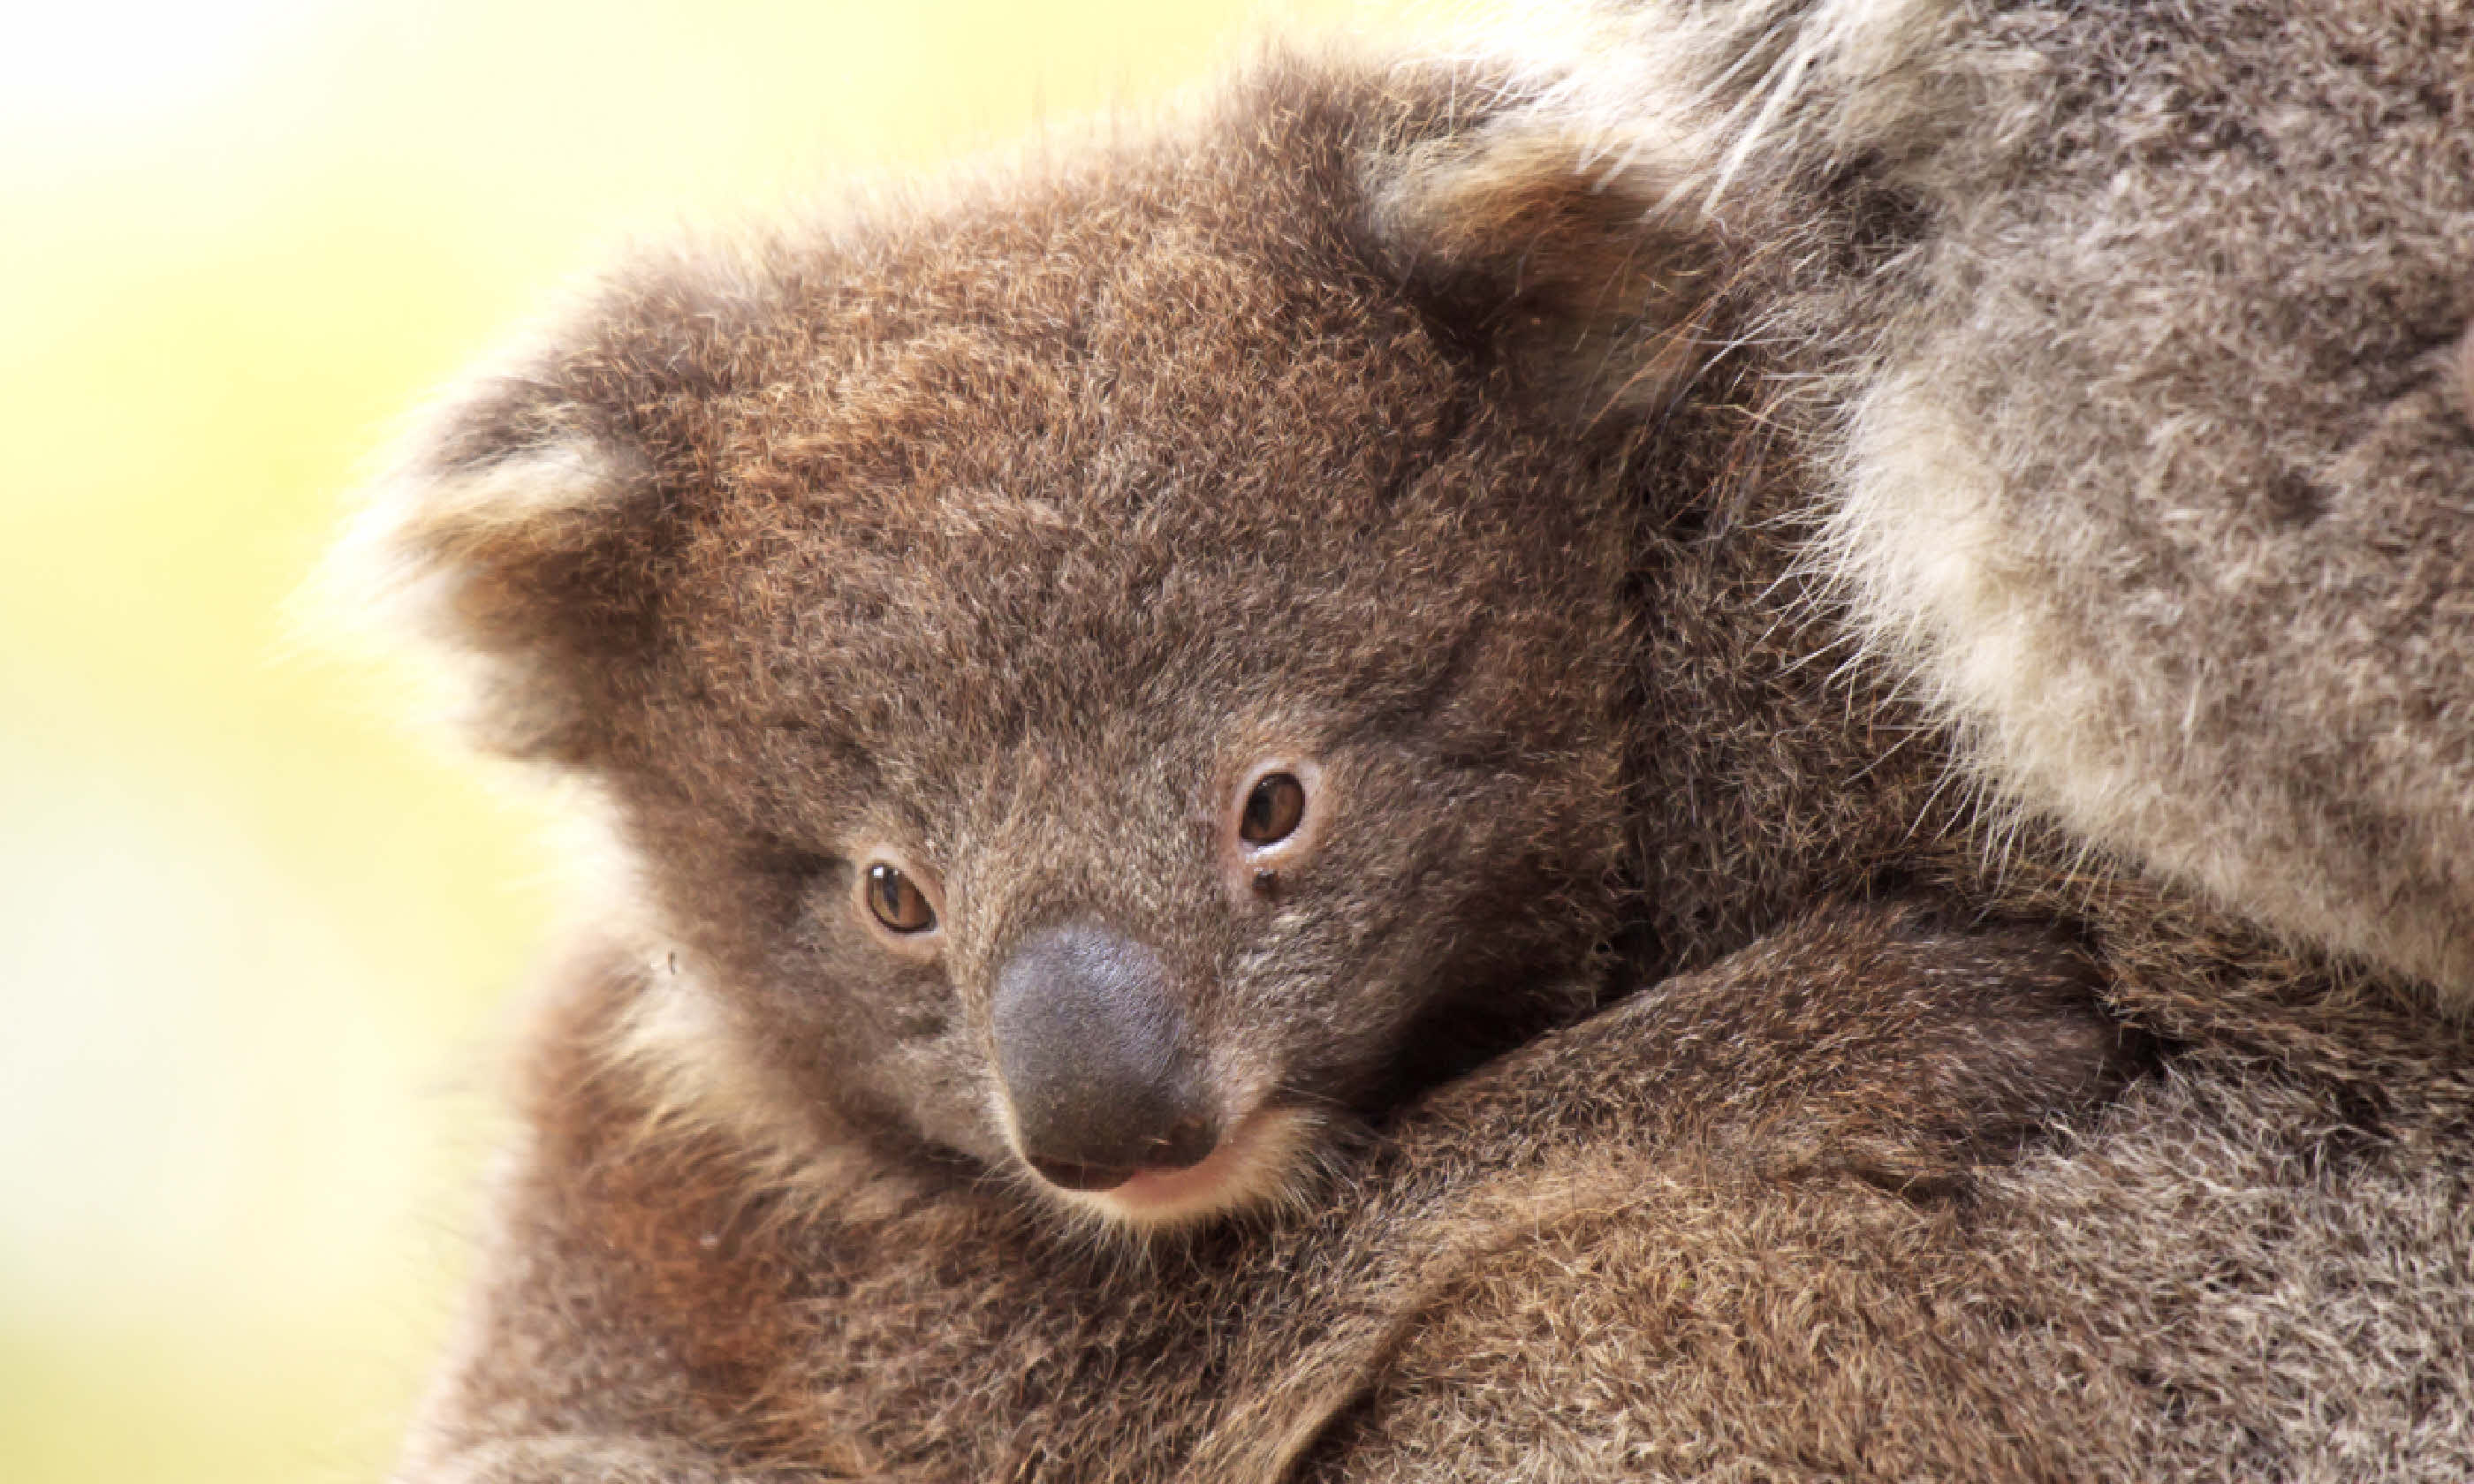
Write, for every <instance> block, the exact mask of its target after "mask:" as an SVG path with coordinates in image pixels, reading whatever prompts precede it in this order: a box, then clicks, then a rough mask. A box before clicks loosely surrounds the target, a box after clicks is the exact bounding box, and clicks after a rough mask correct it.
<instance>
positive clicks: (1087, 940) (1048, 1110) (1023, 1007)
mask: <svg viewBox="0 0 2474 1484" xmlns="http://www.w3.org/2000/svg"><path fill="white" fill-rule="evenodd" d="M994 1011H995V1021H996V1041H997V1075H998V1076H999V1077H1001V1078H1003V1079H1004V1081H1005V1089H1006V1097H1007V1100H1008V1101H1009V1102H1010V1103H1011V1105H1012V1108H1013V1116H1014V1126H1015V1130H1016V1132H1017V1133H1018V1134H1019V1136H1020V1137H1021V1139H1022V1150H1023V1158H1024V1159H1025V1160H1027V1161H1030V1164H1031V1168H1033V1169H1035V1170H1037V1171H1038V1172H1039V1173H1040V1174H1041V1176H1042V1177H1044V1178H1046V1179H1047V1180H1048V1181H1050V1182H1051V1183H1052V1184H1055V1185H1062V1186H1064V1187H1065V1188H1067V1189H1069V1190H1105V1189H1109V1188H1111V1187H1113V1186H1116V1185H1123V1184H1124V1183H1125V1182H1126V1181H1128V1180H1130V1179H1132V1178H1133V1177H1134V1176H1135V1175H1137V1174H1139V1173H1141V1172H1142V1171H1144V1170H1152V1169H1183V1168H1185V1167H1186V1166H1187V1165H1190V1164H1198V1163H1201V1161H1202V1160H1203V1159H1204V1158H1205V1157H1206V1156H1208V1155H1209V1154H1210V1153H1211V1151H1212V1149H1213V1147H1214V1146H1216V1145H1217V1144H1218V1143H1219V1141H1220V1135H1219V1131H1218V1130H1217V1129H1216V1128H1215V1127H1214V1126H1213V1122H1214V1120H1213V1118H1212V1116H1211V1113H1210V1111H1209V1109H1208V1107H1207V1105H1206V1102H1205V1099H1204V1097H1203V1095H1202V1090H1201V1088H1200V1086H1199V1083H1200V1082H1201V1078H1200V1077H1199V1076H1197V1075H1196V1069H1195V1067H1194V1065H1193V1060H1192V1058H1190V1057H1189V1056H1188V1055H1187V1054H1186V1052H1185V1047H1184V1042H1185V1017H1184V1015H1183V1014H1182V1013H1181V1012H1180V1011H1179V1010H1178V1009H1177V1006H1176V999H1175V998H1174V996H1173V995H1172V994H1171V993H1170V990H1169V982H1168V974H1167V971H1166V970H1165V969H1163V968H1162V966H1161V964H1160V961H1159V959H1158V957H1157V955H1155V954H1153V953H1152V950H1151V949H1150V948H1147V947H1145V946H1144V945H1141V944H1139V943H1137V942H1135V941H1134V940H1133V939H1131V938H1128V937H1126V936H1125V935H1124V934H1122V933H1119V932H1116V931H1114V930H1112V929H1110V928H1107V927H1104V926H1101V925H1100V924H1098V923H1093V922H1078V923H1071V924H1068V925H1066V926H1062V927H1052V928H1046V929H1043V930H1041V931H1039V932H1036V933H1033V934H1032V935H1031V936H1030V937H1029V938H1026V939H1024V940H1023V942H1022V943H1021V944H1020V945H1018V946H1017V947H1015V949H1014V950H1013V954H1012V956H1011V957H1009V958H1007V960H1006V963H1005V967H1004V968H1002V969H999V970H998V971H997V980H996V993H995V1003H994Z"/></svg>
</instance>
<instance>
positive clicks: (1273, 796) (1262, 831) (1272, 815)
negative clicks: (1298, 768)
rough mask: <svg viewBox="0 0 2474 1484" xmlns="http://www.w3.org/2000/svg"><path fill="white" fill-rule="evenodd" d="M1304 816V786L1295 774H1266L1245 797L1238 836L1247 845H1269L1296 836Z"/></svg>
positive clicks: (1238, 823)
mask: <svg viewBox="0 0 2474 1484" xmlns="http://www.w3.org/2000/svg"><path fill="white" fill-rule="evenodd" d="M1305 815H1306V786H1305V785H1304V784H1303V783H1300V782H1298V780H1297V777H1296V775H1294V774H1288V773H1267V774H1265V775H1263V777H1262V778H1260V779H1258V780H1256V782H1255V784H1254V787H1253V789H1252V791H1251V792H1249V793H1248V794H1247V795H1246V807H1245V810H1244V811H1243V812H1242V813H1241V814H1240V815H1239V816H1238V819H1237V833H1238V836H1239V837H1240V838H1241V839H1243V840H1245V841H1246V843H1247V844H1249V845H1270V844H1272V843H1273V841H1276V840H1285V839H1287V838H1288V837H1289V836H1290V835H1291V834H1293V833H1295V832H1296V830H1297V827H1298V821H1299V820H1302V819H1304V818H1305Z"/></svg>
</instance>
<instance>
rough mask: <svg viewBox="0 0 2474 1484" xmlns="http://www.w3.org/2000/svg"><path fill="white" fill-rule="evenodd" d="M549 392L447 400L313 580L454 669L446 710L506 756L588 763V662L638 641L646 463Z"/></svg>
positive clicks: (329, 607) (356, 617) (351, 611)
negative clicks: (631, 636) (634, 579)
mask: <svg viewBox="0 0 2474 1484" xmlns="http://www.w3.org/2000/svg"><path fill="white" fill-rule="evenodd" d="M572 411H573V409H565V408H562V407H560V406H559V405H558V404H557V395H556V394H555V393H554V392H553V391H552V389H551V388H549V387H548V386H546V385H544V384H541V383H536V382H532V381H529V380H525V379H523V378H492V379H489V380H486V381H484V382H481V383H479V384H477V385H476V387H475V388H474V389H473V391H471V392H469V393H467V394H465V395H459V396H457V397H454V398H452V399H450V400H449V402H447V403H446V404H445V405H444V406H443V407H441V408H440V409H439V410H437V411H436V412H434V413H433V414H431V415H430V416H429V417H428V418H426V419H424V420H423V422H422V423H421V425H420V426H418V427H417V428H416V429H415V431H414V432H413V433H412V435H411V436H410V437H408V438H406V439H405V440H403V442H402V443H401V444H400V450H399V453H398V455H397V457H396V459H395V461H394V464H393V467H392V469H391V470H390V471H389V472H387V473H385V474H383V475H382V476H381V477H379V478H378V479H376V481H374V482H373V483H372V485H371V486H370V487H369V491H368V493H367V495H366V496H365V503H364V505H363V508H362V509H361V511H360V513H359V514H358V515H356V516H355V517H354V518H353V519H352V523H351V524H350V526H349V527H348V528H347V529H346V532H345V535H344V537H343V539H342V540H341V541H339V542H338V543H337V545H336V548H335V550H334V551H333V553H332V554H331V555H330V556H329V557H328V559H327V563H326V565H325V567H324V568H323V569H322V571H321V572H320V574H319V576H318V578H317V580H316V582H315V583H314V585H313V592H312V596H313V598H314V600H315V602H316V604H317V606H318V609H319V615H318V616H319V618H320V619H321V620H322V622H323V624H324V625H325V626H327V627H341V628H343V629H345V630H347V631H349V632H354V633H358V634H364V635H369V636H372V637H376V638H378V639H381V640H385V641H391V642H393V643H395V644H398V645H400V642H401V640H402V639H404V638H406V637H409V638H411V639H413V640H414V641H415V643H416V645H417V647H418V648H419V649H420V650H421V651H423V652H424V653H425V654H426V655H427V656H428V657H429V658H433V659H436V660H439V661H443V663H442V664H441V665H440V667H439V670H440V677H441V679H442V680H443V681H444V682H446V689H447V695H446V697H445V701H446V705H447V707H448V709H449V712H450V714H451V716H452V719H453V720H454V721H455V723H456V724H457V725H458V727H459V729H460V730H463V731H464V732H465V733H466V735H468V736H469V737H470V738H471V739H472V740H473V741H474V742H475V743H477V744H478V745H479V746H482V747H484V748H486V749H488V750H490V751H494V752H498V753H503V754H508V755H510V756H516V757H523V758H540V759H545V760H553V761H565V762H581V761H584V760H585V756H584V754H586V753H587V752H589V748H588V747H587V746H586V740H585V739H586V737H587V735H588V733H589V731H590V727H589V720H590V718H589V716H588V715H587V714H586V711H585V701H584V698H583V697H582V696H581V695H580V694H579V693H578V689H577V684H578V681H579V679H580V675H579V670H580V668H581V662H582V661H584V660H585V659H586V658H587V657H588V656H591V655H593V654H595V653H606V652H608V651H609V650H610V649H612V648H613V647H614V645H615V644H616V643H618V642H621V641H623V639H624V637H625V636H626V632H627V631H628V630H629V628H630V625H629V623H628V616H627V615H628V614H629V612H630V611H631V610H633V609H634V608H635V605H634V604H632V603H630V602H629V601H628V600H627V598H626V596H625V593H624V590H623V578H622V576H621V573H622V572H623V569H624V567H625V566H626V563H625V562H623V561H617V560H614V556H615V555H616V554H617V553H618V552H619V551H621V550H623V549H624V548H626V547H627V546H628V545H630V544H631V531H632V529H633V528H634V527H635V526H637V525H638V524H639V521H638V519H637V511H638V509H639V507H640V505H641V501H640V500H639V499H638V495H639V494H640V493H641V492H642V491H644V490H645V489H646V488H648V486H649V479H648V476H647V474H646V471H645V470H644V468H643V466H642V462H641V461H640V460H639V459H637V458H635V457H634V456H632V455H631V454H629V453H628V452H627V451H625V450H624V449H621V448H619V447H617V446H614V445H613V444H612V443H610V442H609V441H608V440H606V439H603V438H599V437H596V436H594V435H593V434H591V433H589V432H587V431H585V430H584V429H583V428H582V426H581V425H580V423H581V419H577V418H575V417H573V416H570V415H569V414H571V413H572Z"/></svg>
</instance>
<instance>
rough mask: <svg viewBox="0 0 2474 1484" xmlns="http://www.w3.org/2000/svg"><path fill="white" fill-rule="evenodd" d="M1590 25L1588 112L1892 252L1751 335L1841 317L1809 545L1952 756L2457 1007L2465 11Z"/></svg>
mask: <svg viewBox="0 0 2474 1484" xmlns="http://www.w3.org/2000/svg"><path fill="white" fill-rule="evenodd" d="M1608 25H1609V27H1610V29H1611V30H1613V31H1614V32H1616V33H1618V34H1617V35H1616V36H1609V35H1608V34H1607V33H1606V32H1600V33H1597V34H1595V35H1594V36H1593V38H1592V40H1593V45H1594V47H1595V49H1596V52H1597V56H1596V58H1595V60H1592V61H1590V62H1589V63H1586V64H1584V66H1583V67H1582V74H1583V80H1582V81H1580V82H1579V83H1577V84H1573V85H1572V87H1571V89H1570V92H1569V94H1568V95H1567V101H1568V102H1569V103H1570V104H1571V106H1572V108H1573V112H1574V115H1575V116H1576V117H1577V118H1578V119H1579V120H1581V121H1582V123H1581V127H1584V128H1588V127H1589V126H1590V125H1591V124H1592V123H1594V124H1598V125H1605V126H1609V127H1611V128H1612V130H1613V135H1614V137H1613V140H1612V141H1611V143H1610V144H1609V146H1608V147H1609V148H1610V149H1611V150H1613V152H1615V153H1616V154H1617V155H1618V156H1623V155H1626V154H1630V155H1637V156H1655V157H1661V158H1664V159H1667V160H1669V161H1671V162H1673V168H1678V169H1680V170H1683V171H1685V172H1687V173H1690V174H1692V175H1694V176H1695V178H1696V179H1697V180H1698V182H1699V189H1700V191H1701V193H1702V199H1703V200H1705V201H1707V202H1708V203H1709V204H1710V210H1711V211H1712V212H1713V213H1714V214H1715V215H1717V216H1718V217H1720V218H1722V219H1736V220H1741V221H1744V222H1747V223H1750V222H1763V223H1765V225H1764V226H1762V227H1758V228H1754V229H1753V230H1754V232H1755V234H1756V235H1758V236H1759V237H1761V238H1762V239H1763V240H1767V241H1770V242H1773V243H1783V242H1791V241H1794V240H1796V239H1797V237H1798V235H1799V234H1800V233H1804V234H1807V235H1808V236H1809V237H1810V238H1812V239H1813V240H1820V239H1823V238H1828V237H1830V236H1831V234H1832V231H1833V229H1832V228H1830V227H1823V228H1820V229H1819V230H1818V231H1813V230H1811V229H1809V228H1806V227H1800V225H1799V223H1800V221H1801V219H1803V218H1805V216H1806V214H1807V213H1811V212H1816V211H1817V212H1818V214H1819V215H1820V216H1821V217H1823V218H1825V219H1826V218H1830V217H1832V216H1835V217H1836V218H1837V219H1838V226H1837V227H1835V228H1834V231H1835V233H1836V235H1837V240H1839V241H1841V242H1857V243H1861V242H1869V243H1870V244H1871V245H1872V246H1873V248H1874V249H1875V250H1876V251H1877V252H1878V253H1879V256H1878V257H1877V258H1876V260H1875V261H1874V262H1873V263H1872V264H1871V265H1869V266H1868V267H1866V268H1865V269H1864V270H1863V271H1861V272H1859V273H1858V274H1856V275H1854V276H1853V277H1842V278H1840V279H1839V283H1838V285H1837V289H1845V288H1850V287H1852V288H1853V290H1854V292H1853V294H1852V296H1850V297H1844V298H1842V297H1839V294H1838V292H1837V290H1836V289H1833V287H1832V286H1831V283H1830V279H1831V277H1833V276H1835V275H1832V274H1831V273H1827V272H1825V273H1823V274H1820V275H1813V274H1811V273H1809V272H1808V271H1807V268H1806V266H1804V265H1801V264H1799V265H1798V266H1797V267H1796V268H1795V269H1794V270H1793V271H1791V272H1789V273H1788V274H1786V275H1783V277H1784V279H1785V280H1786V281H1785V283H1784V286H1783V288H1782V289H1781V290H1780V292H1779V295H1778V297H1777V298H1776V299H1774V300H1773V301H1772V304H1771V314H1772V319H1771V328H1772V331H1773V333H1775V334H1777V335H1780V336H1783V337H1785V338H1788V339H1791V340H1797V341H1801V342H1803V343H1806V344H1809V345H1835V346H1836V347H1839V350H1840V356H1839V358H1837V359H1836V360H1834V361H1828V360H1825V363H1824V364H1823V365H1821V366H1819V367H1817V368H1816V370H1817V371H1820V372H1821V373H1822V374H1823V375H1824V376H1825V378H1826V379H1825V380H1823V381H1822V382H1820V383H1818V384H1816V387H1815V404H1816V410H1817V412H1818V417H1817V419H1816V424H1817V426H1818V427H1819V433H1818V436H1817V441H1816V443H1815V448H1816V456H1817V459H1818V461H1819V464H1820V466H1821V467H1822V468H1823V470H1824V473H1825V478H1824V480H1823V481H1822V485H1821V488H1822V490H1823V491H1825V499H1826V501H1827V504H1828V506H1829V511H1830V514H1829V517H1828V519H1829V524H1830V534H1829V545H1828V552H1827V555H1826V557H1825V558H1824V559H1823V565H1825V566H1826V567H1827V569H1828V576H1829V578H1830V580H1831V582H1833V583H1834V584H1835V585H1836V586H1837V587H1838V589H1839V591H1840V593H1841V594H1842V595H1844V596H1845V597H1847V598H1849V599H1850V600H1852V604H1853V607H1854V610H1855V614H1856V629H1857V632H1858V633H1859V634H1860V635H1861V638H1862V641H1863V643H1864V644H1865V645H1866V646H1867V648H1868V650H1869V651H1870V653H1871V655H1872V657H1873V658H1874V659H1875V660H1877V661H1879V662H1880V665H1881V668H1882V669H1883V670H1884V671H1886V672H1888V673H1891V674H1894V675H1896V676H1898V677H1900V678H1901V679H1903V680H1904V681H1905V682H1909V683H1910V684H1912V686H1913V687H1914V689H1915V691H1916V692H1917V693H1918V694H1919V695H1920V696H1921V697H1922V698H1923V699H1925V700H1927V701H1928V703H1930V704H1931V706H1933V707H1934V708H1935V709H1936V710H1937V711H1938V713H1939V714H1941V715H1942V716H1944V717H1946V718H1948V719H1950V720H1953V721H1954V722H1955V723H1956V724H1957V725H1958V727H1959V729H1960V730H1961V731H1962V733H1963V735H1964V747H1963V751H1964V753H1965V755H1966V762H1967V765H1968V767H1969V768H1970V769H1971V770H1972V772H1973V774H1974V776H1975V777H1976V778H1977V779H1978V780H1979V781H1981V782H1983V783H1985V784H1988V785H1990V787H1991V789H1992V791H1993V792H1994V793H1995V794H1997V795H1998V796H2000V797H2001V798H2002V799H2004V800H2006V801H2008V802H2012V803H2014V804H2017V805H2020V806H2022V807H2023V808H2024V809H2025V811H2026V812H2028V813H2030V814H2033V815H2036V816H2038V817H2042V818H2045V819H2050V820H2055V821H2058V822H2059V823H2061V824H2062V825H2063V826H2066V827H2067V828H2068V829H2069V830H2071V831H2072V832H2073V833H2074V835H2075V836H2077V837H2078V838H2080V839H2082V840H2085V841H2087V842H2089V843H2091V844H2094V845H2097V846H2099V847H2103V848H2106V849H2109V850H2119V851H2122V852H2124V853H2126V854H2127V855H2129V856H2131V857H2132V858H2135V859H2137V860H2139V861H2141V862H2143V863H2144V864H2145V865H2147V867H2148V868H2149V869H2152V870H2154V871H2156V872H2158V873H2160V874H2163V875H2165V876H2167V877H2169V878H2171V879H2175V880H2178V881H2183V882H2188V883H2193V884H2195V885H2196V886H2198V887H2199V888H2201V889H2202V890H2204V891H2206V892H2207V893H2209V894H2211V895H2212V896H2213V897H2214V898H2216V899H2218V900H2219V901H2221V902H2223V903H2225V904H2227V905H2230V906H2232V907H2234V908H2236V909H2237V910H2239V911H2241V912H2243V913H2244V914H2245V915H2247V916H2249V917H2251V918H2253V919H2254V920H2256V921H2260V922H2266V923H2268V924H2270V925H2272V926H2274V927H2275V928H2277V929H2279V930H2281V931H2283V932H2285V933H2287V934H2289V935H2291V936H2292V938H2294V939H2295V940H2297V941H2301V942H2307V943H2314V944H2318V945H2325V946H2329V947H2333V948H2336V949H2338V950H2341V952H2344V953H2347V954H2351V955H2356V956H2359V957H2360V958H2362V959H2364V960H2367V961H2368V962H2370V963H2373V964H2377V965H2379V966H2382V967H2383V968H2385V969H2389V970H2392V971H2399V972H2402V973H2404V974H2406V975H2409V976H2411V977H2414V978H2418V979H2422V980H2426V981H2429V982H2431V983H2433V984H2436V985H2437V986H2438V990H2439V993H2440V995H2441V998H2442V1001H2443V1002H2444V1003H2446V1004H2448V1005H2451V1006H2453V1007H2455V1008H2457V1009H2460V1010H2462V1009H2465V1008H2466V1007H2467V1006H2468V1005H2469V1004H2474V933H2469V932H2468V931H2467V930H2466V928H2465V923H2466V922H2467V921H2468V920H2469V917H2474V675H2470V674H2469V657H2474V339H2469V338H2468V324H2469V322H2474V7H2468V6H2466V5H2464V4H2462V3H2458V0H2366V3H2360V4H2351V3H2349V4H2344V5H2312V4H2304V3H2294V0H2211V3H2204V4H2193V5H2175V6H2169V7H2158V6H2150V5H2142V4H2131V3H2095V4H2076V3H2074V4H2059V3H2043V4H2002V5H1993V6H1983V5H1962V4H1956V3H1953V0H1816V3H1786V0H1750V3H1742V4H1721V5H1713V6H1692V7H1683V6H1670V5H1643V6H1637V7H1630V8H1621V13H1620V15H1618V16H1617V17H1616V18H1615V19H1613V20H1611V21H1609V22H1608ZM1627 27H1628V28H1632V29H1631V30H1630V32H1629V34H1623V33H1624V32H1625V28H1627ZM1609 58H1614V59H1617V60H1613V61H1610V60H1607V59H1609Z"/></svg>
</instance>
